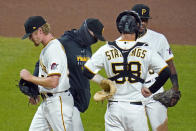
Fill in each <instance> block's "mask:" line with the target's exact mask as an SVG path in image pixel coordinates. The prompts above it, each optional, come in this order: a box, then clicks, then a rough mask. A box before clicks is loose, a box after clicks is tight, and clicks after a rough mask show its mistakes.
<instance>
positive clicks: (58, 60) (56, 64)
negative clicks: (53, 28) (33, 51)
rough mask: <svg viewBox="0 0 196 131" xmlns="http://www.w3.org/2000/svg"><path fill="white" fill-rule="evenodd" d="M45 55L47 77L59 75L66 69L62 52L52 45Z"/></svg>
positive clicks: (65, 61) (64, 55) (65, 58)
mask: <svg viewBox="0 0 196 131" xmlns="http://www.w3.org/2000/svg"><path fill="white" fill-rule="evenodd" d="M46 53H47V62H48V65H47V69H48V76H51V75H61V73H62V71H63V70H65V68H67V64H66V63H67V57H66V54H65V52H64V50H63V49H61V48H59V47H58V46H57V45H55V44H53V45H52V46H51V47H49V48H48V50H47V52H46Z"/></svg>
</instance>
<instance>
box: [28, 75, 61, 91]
mask: <svg viewBox="0 0 196 131" xmlns="http://www.w3.org/2000/svg"><path fill="white" fill-rule="evenodd" d="M29 81H30V82H32V83H34V84H36V85H41V86H43V87H47V88H56V87H57V86H58V83H59V78H58V76H57V77H54V76H50V77H46V78H44V77H36V76H33V75H32V77H31V79H30V80H29Z"/></svg>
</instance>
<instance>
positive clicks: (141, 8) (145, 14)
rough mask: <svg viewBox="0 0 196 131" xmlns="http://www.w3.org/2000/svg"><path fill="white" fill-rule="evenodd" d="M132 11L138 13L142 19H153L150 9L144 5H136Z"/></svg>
mask: <svg viewBox="0 0 196 131" xmlns="http://www.w3.org/2000/svg"><path fill="white" fill-rule="evenodd" d="M132 10H133V11H135V12H137V13H138V14H139V16H140V18H144V19H151V17H150V8H149V7H148V6H147V5H144V4H136V5H134V6H133V7H132Z"/></svg>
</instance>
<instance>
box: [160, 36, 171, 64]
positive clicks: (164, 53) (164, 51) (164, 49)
mask: <svg viewBox="0 0 196 131" xmlns="http://www.w3.org/2000/svg"><path fill="white" fill-rule="evenodd" d="M159 44H160V46H161V49H160V51H159V52H158V53H159V55H160V56H161V57H162V58H163V59H164V60H165V61H169V60H171V59H172V58H173V57H174V55H173V53H172V51H171V48H170V46H169V43H168V41H167V39H166V38H165V36H164V35H161V38H160V43H159Z"/></svg>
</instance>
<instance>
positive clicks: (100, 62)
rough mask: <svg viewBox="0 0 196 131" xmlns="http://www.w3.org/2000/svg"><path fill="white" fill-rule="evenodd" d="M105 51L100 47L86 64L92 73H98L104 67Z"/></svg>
mask: <svg viewBox="0 0 196 131" xmlns="http://www.w3.org/2000/svg"><path fill="white" fill-rule="evenodd" d="M103 54H104V51H103V48H102V47H101V48H99V49H98V50H97V51H96V52H95V53H94V54H93V56H92V57H91V58H90V59H89V60H88V61H87V62H86V64H85V65H84V66H85V68H87V69H88V70H89V71H90V72H91V73H93V74H97V73H98V72H99V71H100V70H101V69H102V68H103V67H104V60H105V58H104V55H103Z"/></svg>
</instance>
